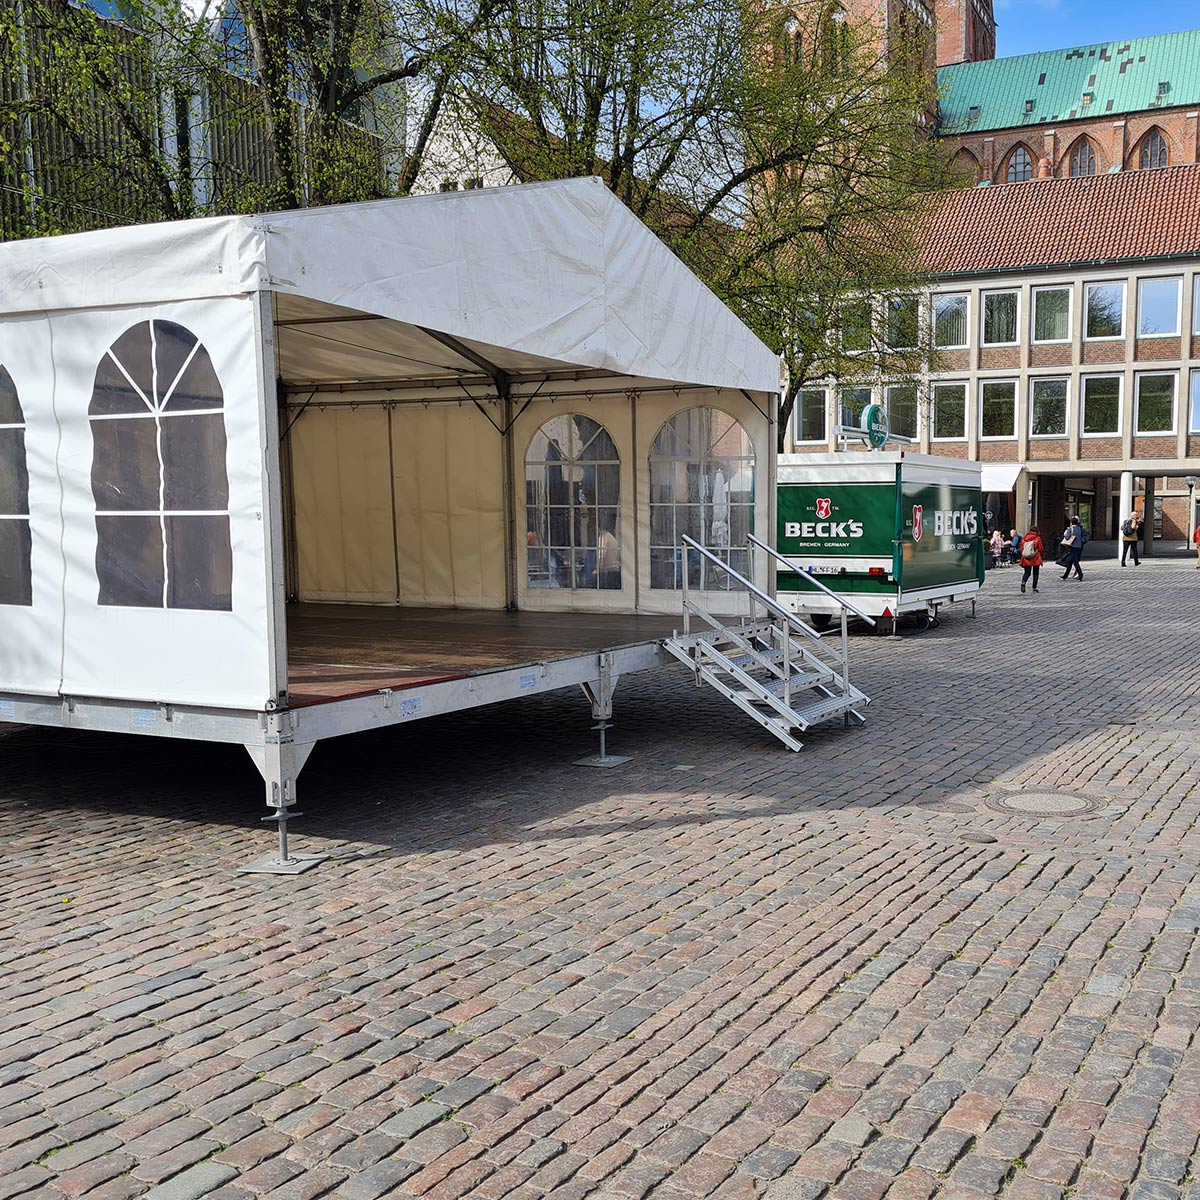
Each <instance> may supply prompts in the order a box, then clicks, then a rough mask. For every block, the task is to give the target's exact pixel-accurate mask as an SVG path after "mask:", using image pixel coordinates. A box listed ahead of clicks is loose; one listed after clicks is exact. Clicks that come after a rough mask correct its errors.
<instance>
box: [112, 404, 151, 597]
mask: <svg viewBox="0 0 1200 1200" xmlns="http://www.w3.org/2000/svg"><path fill="white" fill-rule="evenodd" d="M150 424H151V425H153V422H151V423H150ZM96 575H97V578H98V579H99V582H100V597H99V602H100V603H101V604H113V605H122V606H126V607H132V608H162V606H163V543H162V526H161V524H160V518H159V517H157V516H151V517H141V516H136V517H135V516H127V515H116V516H105V515H99V514H98V515H97V517H96Z"/></svg>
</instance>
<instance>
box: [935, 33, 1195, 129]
mask: <svg viewBox="0 0 1200 1200" xmlns="http://www.w3.org/2000/svg"><path fill="white" fill-rule="evenodd" d="M938 87H939V91H940V100H939V103H938V131H939V132H940V133H975V132H978V131H980V130H986V129H1011V128H1014V127H1020V126H1023V125H1029V126H1034V127H1036V126H1038V125H1042V124H1045V123H1046V122H1049V121H1071V120H1082V119H1084V118H1086V117H1107V116H1109V115H1112V116H1117V115H1118V114H1120V113H1129V112H1141V111H1144V110H1146V109H1155V108H1178V107H1179V106H1180V105H1200V29H1193V30H1190V31H1189V32H1187V33H1164V34H1162V35H1160V36H1159V37H1145V38H1130V39H1129V40H1127V41H1123V42H1102V43H1100V44H1099V45H1095V46H1077V47H1075V48H1074V49H1071V50H1048V51H1043V52H1042V53H1039V54H1020V55H1017V56H1016V57H1015V58H997V59H993V60H991V61H988V62H974V63H960V64H959V65H958V66H955V67H943V68H942V69H941V70H940V71H939V72H938Z"/></svg>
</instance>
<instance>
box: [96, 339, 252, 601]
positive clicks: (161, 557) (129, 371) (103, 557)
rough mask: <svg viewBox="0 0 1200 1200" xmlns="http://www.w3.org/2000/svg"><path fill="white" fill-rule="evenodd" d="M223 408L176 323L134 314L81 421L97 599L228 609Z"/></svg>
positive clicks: (204, 363) (203, 361)
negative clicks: (92, 508) (92, 509)
mask: <svg viewBox="0 0 1200 1200" xmlns="http://www.w3.org/2000/svg"><path fill="white" fill-rule="evenodd" d="M223 409H224V396H223V393H222V390H221V384H220V382H219V381H218V379H217V376H216V372H215V371H214V370H213V365H212V361H211V360H210V358H209V356H208V351H207V350H205V348H204V347H203V346H202V345H201V344H200V342H199V341H198V340H197V338H196V335H195V334H193V333H192V332H191V331H190V330H188V329H185V328H184V327H183V326H182V325H176V324H174V323H173V322H171V321H143V322H142V323H141V324H140V325H135V326H133V328H132V329H128V330H126V331H125V333H123V334H122V335H121V336H120V337H119V338H118V339H117V340H116V342H114V343H113V345H112V346H111V348H110V349H109V350H108V351H107V353H106V354H105V355H104V357H103V358H102V359H101V360H100V365H99V366H98V367H97V369H96V382H95V386H94V387H93V390H92V399H91V404H90V406H89V409H88V416H89V418H90V422H91V427H92V447H93V453H92V496H93V498H94V499H95V502H96V574H97V577H98V581H99V585H100V586H99V602H100V603H101V604H111V605H118V606H122V607H131V608H191V609H224V610H228V609H231V608H232V607H233V597H232V583H233V552H232V548H231V545H230V535H229V478H228V475H227V472H226V466H225V418H224V413H223Z"/></svg>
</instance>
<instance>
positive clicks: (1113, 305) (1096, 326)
mask: <svg viewBox="0 0 1200 1200" xmlns="http://www.w3.org/2000/svg"><path fill="white" fill-rule="evenodd" d="M1084 330H1085V333H1086V336H1087V337H1088V338H1089V339H1091V340H1099V339H1101V338H1120V337H1124V336H1125V285H1124V284H1123V283H1089V284H1088V285H1087V317H1086V320H1085V325H1084Z"/></svg>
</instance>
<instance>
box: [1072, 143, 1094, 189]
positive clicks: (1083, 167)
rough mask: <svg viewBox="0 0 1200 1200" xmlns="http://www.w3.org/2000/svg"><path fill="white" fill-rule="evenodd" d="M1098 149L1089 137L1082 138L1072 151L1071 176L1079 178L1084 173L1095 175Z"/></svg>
mask: <svg viewBox="0 0 1200 1200" xmlns="http://www.w3.org/2000/svg"><path fill="white" fill-rule="evenodd" d="M1095 173H1096V151H1095V150H1094V149H1093V148H1092V143H1091V142H1089V141H1088V140H1087V138H1080V139H1079V141H1077V142H1076V143H1075V149H1074V150H1072V151H1071V178H1072V179H1078V178H1080V177H1081V176H1084V175H1095Z"/></svg>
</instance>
